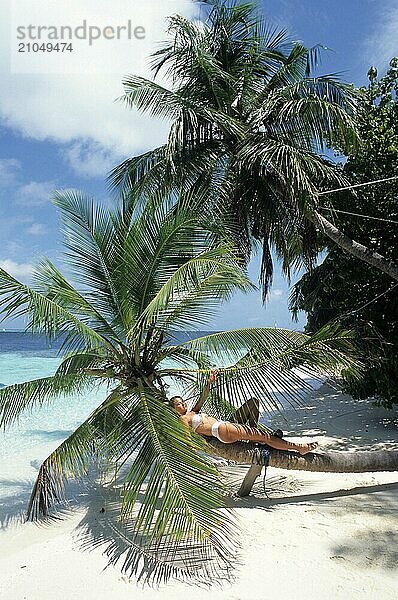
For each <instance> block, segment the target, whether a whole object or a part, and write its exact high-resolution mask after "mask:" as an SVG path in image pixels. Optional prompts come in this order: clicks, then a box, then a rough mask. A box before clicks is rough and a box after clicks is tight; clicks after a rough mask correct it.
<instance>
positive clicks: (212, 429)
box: [169, 371, 318, 455]
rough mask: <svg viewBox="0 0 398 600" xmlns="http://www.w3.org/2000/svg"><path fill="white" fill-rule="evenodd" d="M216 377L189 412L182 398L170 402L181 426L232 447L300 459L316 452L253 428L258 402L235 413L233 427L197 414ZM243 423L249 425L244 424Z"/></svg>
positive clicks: (312, 445)
mask: <svg viewBox="0 0 398 600" xmlns="http://www.w3.org/2000/svg"><path fill="white" fill-rule="evenodd" d="M217 373H218V372H217V371H212V372H211V374H210V378H209V383H208V384H207V386H206V388H205V390H204V391H203V393H202V395H201V397H200V399H199V400H198V402H197V403H196V404H195V406H194V407H193V408H192V410H188V407H187V403H186V402H185V400H184V399H183V398H182V397H181V396H173V398H170V401H169V402H170V406H171V407H172V408H174V409H175V410H176V411H177V413H178V414H179V415H180V421H181V423H183V424H184V425H186V426H187V427H191V428H192V429H193V430H194V431H196V433H199V434H200V435H204V436H209V437H215V438H217V439H218V440H220V442H223V443H224V444H233V443H234V442H240V441H250V442H259V443H260V444H267V445H268V446H270V447H271V448H275V449H277V450H292V451H295V452H299V453H300V454H301V455H303V454H307V453H308V452H311V451H312V450H315V448H317V446H318V444H317V443H316V442H310V443H307V444H296V443H295V442H288V441H287V440H284V439H281V437H280V435H279V433H278V432H275V433H273V434H272V433H268V432H267V431H264V430H262V429H259V428H258V427H256V425H257V421H258V416H259V401H258V400H257V399H256V398H251V399H250V400H249V401H248V402H246V403H245V404H244V405H243V406H242V407H241V408H240V409H238V410H237V412H236V414H235V420H236V423H231V422H229V421H218V420H217V419H215V418H214V417H211V416H209V415H207V414H205V413H200V412H199V411H200V409H201V408H202V405H203V403H204V401H205V400H206V398H207V396H208V393H209V390H210V385H211V384H212V383H213V382H214V381H215V379H216V378H217ZM246 422H247V423H248V425H245V424H244V423H246Z"/></svg>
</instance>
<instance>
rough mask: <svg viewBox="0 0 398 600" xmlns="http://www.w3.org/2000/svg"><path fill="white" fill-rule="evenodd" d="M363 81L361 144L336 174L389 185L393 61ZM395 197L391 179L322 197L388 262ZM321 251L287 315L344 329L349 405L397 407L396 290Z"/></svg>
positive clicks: (396, 136) (394, 236)
mask: <svg viewBox="0 0 398 600" xmlns="http://www.w3.org/2000/svg"><path fill="white" fill-rule="evenodd" d="M368 77H369V85H368V86H367V87H366V88H362V89H361V90H360V91H361V96H360V101H359V105H358V111H357V123H358V129H359V133H360V136H361V140H362V143H361V145H360V146H359V147H358V148H357V149H356V150H355V151H352V149H350V148H343V149H342V150H343V151H344V152H345V154H346V155H347V162H346V163H345V165H344V169H343V172H344V175H345V176H346V177H347V179H348V180H349V181H350V182H351V183H352V184H353V185H357V184H361V183H368V182H370V181H374V180H384V179H390V178H391V177H393V176H394V175H396V173H397V169H398V100H397V90H398V59H397V58H393V59H392V60H391V62H390V68H389V70H388V71H387V73H386V74H385V75H384V76H383V77H381V78H380V79H378V78H377V70H376V69H375V68H372V69H370V70H369V73H368ZM397 195H398V181H397V180H396V179H395V180H390V181H385V182H380V183H377V184H376V185H371V186H364V187H360V188H354V189H353V190H352V191H344V192H339V193H338V194H334V195H333V196H332V197H331V198H330V204H331V205H333V207H334V209H335V210H336V211H333V217H332V218H333V219H334V221H335V222H336V223H337V224H338V226H339V228H341V229H343V230H344V231H346V232H347V233H348V235H349V236H350V237H354V238H359V237H360V238H361V239H362V240H364V242H365V244H366V245H367V246H368V247H369V248H371V249H372V250H373V251H375V252H379V253H381V254H383V255H384V256H385V257H386V258H388V260H390V261H391V262H396V261H397V260H398V245H397V240H398V233H397V231H398V228H397V225H398V208H397ZM325 242H326V243H327V240H325ZM327 247H328V253H327V256H326V258H325V260H324V261H323V263H322V264H321V265H319V266H317V267H316V268H315V269H314V270H312V271H311V272H309V273H307V274H305V275H304V276H303V277H302V278H301V280H300V281H299V282H298V283H297V284H296V285H295V287H294V290H293V293H292V296H291V308H292V309H293V310H294V311H295V312H296V313H297V311H299V310H304V311H305V312H306V313H307V316H308V323H307V329H306V330H307V331H308V332H311V331H312V332H314V331H317V329H320V328H322V327H323V326H324V325H325V324H326V323H328V322H329V321H332V320H334V321H340V322H342V323H343V324H344V325H345V326H346V327H350V328H352V329H353V330H354V331H355V332H356V340H357V344H358V348H361V351H362V355H363V361H364V363H365V364H366V369H365V371H364V374H363V377H362V378H360V379H359V380H358V379H355V380H352V379H351V378H350V376H349V373H347V374H346V378H345V379H346V386H345V387H346V389H347V391H348V392H349V393H350V394H351V395H353V396H354V397H355V398H368V397H373V398H374V400H375V402H376V403H377V404H382V405H384V406H386V407H390V408H391V407H392V406H393V405H394V404H396V403H397V402H398V393H397V389H398V324H397V317H398V287H397V285H395V283H394V282H392V281H391V279H390V278H389V277H388V276H387V275H385V274H383V273H381V272H380V271H378V270H376V269H373V268H371V267H369V266H368V265H366V264H365V263H362V262H359V261H357V260H355V259H354V258H352V257H351V256H347V254H346V253H344V252H342V251H341V250H340V249H339V248H338V247H336V246H334V245H331V244H328V246H327ZM348 281H349V285H347V282H348Z"/></svg>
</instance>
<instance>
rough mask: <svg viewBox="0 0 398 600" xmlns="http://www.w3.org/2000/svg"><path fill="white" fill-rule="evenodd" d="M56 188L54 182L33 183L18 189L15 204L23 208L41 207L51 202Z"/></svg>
mask: <svg viewBox="0 0 398 600" xmlns="http://www.w3.org/2000/svg"><path fill="white" fill-rule="evenodd" d="M55 188H56V186H55V184H54V182H52V181H31V182H29V183H26V184H25V185H21V186H20V187H19V188H18V189H17V191H16V193H15V202H16V203H17V204H19V205H22V206H41V205H43V204H46V203H47V202H49V200H50V198H51V195H52V194H53V192H54V190H55Z"/></svg>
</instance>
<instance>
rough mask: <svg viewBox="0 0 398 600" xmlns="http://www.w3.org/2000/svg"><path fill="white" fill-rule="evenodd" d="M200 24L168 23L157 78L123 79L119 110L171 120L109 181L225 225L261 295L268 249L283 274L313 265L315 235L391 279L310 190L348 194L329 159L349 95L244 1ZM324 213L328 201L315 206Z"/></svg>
mask: <svg viewBox="0 0 398 600" xmlns="http://www.w3.org/2000/svg"><path fill="white" fill-rule="evenodd" d="M206 4H209V5H210V6H211V10H210V13H209V15H208V19H207V20H205V22H203V21H189V20H187V19H186V18H183V17H181V16H174V17H172V18H171V19H170V27H169V32H170V35H171V40H170V42H169V43H168V44H167V45H165V46H164V47H163V48H162V49H160V50H159V51H157V52H156V53H155V54H154V55H153V69H154V72H155V76H156V75H157V74H158V73H159V72H162V73H163V74H164V75H165V76H166V77H167V79H168V81H169V83H170V87H169V88H166V87H164V86H162V85H161V84H159V83H155V82H153V81H150V80H148V79H145V78H142V77H137V76H133V75H132V76H129V77H127V78H126V79H125V81H124V87H125V95H124V97H123V99H124V101H125V103H126V104H127V105H128V106H129V107H135V108H137V109H138V110H140V111H143V112H146V113H149V114H150V115H152V116H154V117H161V118H165V119H168V120H170V121H171V129H170V133H169V138H168V141H167V143H166V144H164V145H162V146H160V147H159V148H156V149H154V150H151V151H149V152H147V153H145V154H143V155H141V156H137V157H134V158H132V159H129V160H126V161H125V162H123V163H122V164H121V165H120V166H118V167H117V168H115V169H114V171H113V172H112V173H111V175H110V179H111V182H112V185H113V186H116V187H118V188H119V190H122V191H123V192H124V193H125V194H126V196H127V201H128V198H129V197H130V198H132V201H133V203H135V202H136V201H137V198H139V197H140V196H141V197H143V198H148V197H149V196H150V195H151V194H153V193H157V192H158V191H159V190H160V189H162V190H163V191H164V193H170V192H172V191H175V190H180V188H181V185H184V186H185V189H189V190H192V189H194V190H195V193H196V196H199V195H201V196H202V199H203V203H206V204H209V205H211V206H212V207H213V210H214V211H216V210H218V211H219V217H220V218H223V219H224V221H226V222H229V223H231V222H232V223H233V224H234V227H235V229H236V235H237V238H238V241H239V245H240V248H241V251H242V253H243V254H244V255H245V256H246V257H247V258H248V257H249V256H250V253H251V239H252V238H255V239H256V240H258V241H260V243H261V245H262V269H261V278H262V283H263V290H264V294H266V293H267V291H268V287H269V284H270V282H271V281H272V273H273V260H272V254H271V249H272V248H274V249H275V251H276V255H277V256H278V257H279V258H281V259H282V261H283V267H284V270H285V272H286V273H287V274H289V272H290V269H291V267H296V266H298V265H299V264H300V263H304V264H305V266H307V267H309V266H311V265H312V264H313V263H314V260H315V257H316V256H317V254H318V252H319V249H320V241H319V236H318V235H317V232H321V233H322V234H325V235H326V236H328V237H329V238H331V239H332V240H333V241H334V242H335V243H336V244H338V245H339V246H340V247H341V248H343V249H344V250H345V251H347V252H350V253H351V254H353V255H355V256H356V257H358V258H359V259H361V260H363V261H365V262H367V263H369V264H371V265H373V266H374V267H377V268H378V269H380V270H382V271H383V272H385V273H387V274H389V275H390V276H391V277H393V278H394V279H398V267H397V265H394V264H393V263H392V262H391V261H390V260H388V259H386V258H384V257H383V256H380V255H379V254H378V253H377V252H374V251H372V250H370V249H368V248H366V247H365V246H363V245H362V244H360V243H358V242H355V241H353V240H351V239H350V238H348V237H347V236H346V235H345V234H344V233H343V232H342V231H339V230H338V229H337V228H336V227H335V226H334V225H333V224H332V223H331V222H330V221H328V220H327V219H326V218H325V217H324V216H323V214H322V212H321V210H320V208H319V205H320V202H319V198H318V192H319V191H320V190H325V189H330V188H331V187H334V188H336V187H339V186H340V185H342V184H347V181H346V180H345V179H344V178H343V175H342V172H341V170H339V169H337V168H336V167H335V165H334V164H333V163H332V162H331V160H329V159H328V158H327V157H326V156H325V153H326V150H327V148H330V147H333V144H337V146H338V147H342V146H343V147H347V145H350V144H352V143H355V123H354V118H353V117H354V113H355V104H356V92H355V90H354V87H353V86H352V85H347V84H345V83H342V82H341V81H339V80H338V79H337V78H336V77H335V76H333V75H329V76H315V77H314V76H311V73H312V71H313V70H314V68H315V67H316V66H317V63H318V60H319V55H320V48H319V47H315V48H312V49H310V50H308V49H307V48H305V47H304V46H303V45H302V44H300V43H292V42H291V41H290V40H289V38H288V36H287V35H286V32H285V31H277V30H273V29H271V28H270V27H269V26H268V25H267V24H266V23H265V22H264V21H263V20H262V19H260V18H259V17H258V15H257V12H256V10H255V8H254V4H253V3H252V2H246V3H245V2H243V3H242V2H236V1H229V0H214V1H209V2H206ZM322 202H323V204H325V203H327V200H325V199H324V197H323V198H322Z"/></svg>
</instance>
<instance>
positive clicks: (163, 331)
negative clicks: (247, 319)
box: [0, 191, 353, 577]
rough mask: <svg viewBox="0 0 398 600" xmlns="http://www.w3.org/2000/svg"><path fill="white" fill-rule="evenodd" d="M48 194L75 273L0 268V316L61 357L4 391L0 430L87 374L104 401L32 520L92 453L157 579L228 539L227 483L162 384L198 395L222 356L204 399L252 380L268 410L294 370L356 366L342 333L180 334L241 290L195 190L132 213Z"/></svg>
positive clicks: (65, 451)
mask: <svg viewBox="0 0 398 600" xmlns="http://www.w3.org/2000/svg"><path fill="white" fill-rule="evenodd" d="M55 202H56V204H57V206H58V207H59V209H60V211H61V216H62V220H63V226H64V232H65V244H66V254H65V262H66V265H67V267H68V272H69V273H70V275H71V277H72V279H73V280H74V281H75V282H76V283H75V285H72V284H71V283H69V281H68V280H67V279H66V277H65V276H64V275H62V274H61V272H60V271H59V270H58V269H57V268H56V267H55V266H54V265H53V264H52V263H51V262H50V261H49V260H43V261H42V262H41V263H40V264H39V266H38V267H37V268H36V270H35V273H34V276H33V284H32V285H31V286H28V285H26V284H23V283H20V282H18V281H17V280H16V279H15V278H14V277H12V276H11V275H9V274H8V273H6V272H5V271H4V270H3V269H0V309H1V311H2V314H3V316H4V317H5V318H8V317H13V316H21V315H22V316H25V317H26V319H27V328H28V329H29V330H31V331H33V332H38V333H41V334H45V335H46V336H47V337H48V338H50V339H55V338H61V339H62V340H63V343H62V351H61V354H63V357H62V362H61V364H60V366H59V367H58V369H57V371H56V373H55V374H54V375H53V376H51V377H45V378H42V379H37V380H33V381H28V382H26V383H20V384H14V385H11V386H9V387H6V388H3V389H1V390H0V427H1V426H2V427H8V426H10V425H11V424H12V423H13V422H15V421H16V420H17V419H18V417H19V415H20V414H21V413H22V412H23V411H25V410H28V409H30V408H32V407H34V406H43V405H45V404H47V403H49V402H54V401H56V400H57V399H58V398H62V397H64V396H66V395H75V394H79V395H80V396H81V402H82V403H84V397H85V396H84V394H85V393H86V391H87V390H88V389H89V388H90V386H91V387H92V386H95V385H97V384H99V383H103V384H106V393H105V395H106V398H105V399H104V401H103V402H102V403H101V404H100V405H99V406H98V408H96V409H95V410H94V411H93V412H92V414H91V415H90V416H89V417H88V418H87V419H86V421H84V422H83V423H82V424H81V425H80V426H79V427H78V428H77V429H76V430H75V431H74V432H73V433H72V434H71V435H70V436H69V437H68V438H67V439H66V440H65V441H64V442H63V443H62V444H61V445H60V446H59V447H58V448H57V449H56V450H55V451H54V452H53V453H52V454H51V455H50V456H49V457H48V458H47V459H46V460H45V461H44V462H43V464H42V466H41V468H40V471H39V475H38V478H37V481H36V485H35V487H34V490H33V493H32V498H31V502H30V506H29V517H30V518H36V517H38V516H39V515H40V514H42V515H47V514H48V513H49V510H50V508H51V506H52V505H53V504H54V503H55V502H57V501H59V500H62V498H63V495H64V491H63V488H64V484H65V482H66V481H67V480H68V479H70V478H82V477H85V476H86V475H87V474H88V472H89V469H90V466H92V465H93V464H95V465H97V466H98V467H99V469H100V472H103V473H107V475H108V477H109V478H110V481H115V480H116V479H118V480H119V479H120V477H121V478H122V483H123V485H122V490H121V517H122V521H123V523H126V524H127V525H128V528H129V535H130V538H129V543H130V545H131V549H130V550H131V552H132V553H133V558H132V559H131V565H132V568H133V570H135V571H136V572H138V571H139V570H140V569H141V568H142V563H140V560H141V559H142V561H143V564H144V565H145V568H146V570H147V572H148V573H150V574H151V575H152V576H154V577H166V576H167V575H168V574H170V573H171V572H174V571H178V570H179V572H182V573H183V574H185V576H187V577H188V576H189V575H193V574H195V572H196V569H198V568H199V567H200V568H201V569H202V570H204V571H205V572H206V573H209V572H210V570H211V568H212V567H211V565H214V563H215V562H216V564H218V565H220V564H221V565H224V566H225V564H227V563H228V562H229V561H231V560H232V558H233V556H234V543H233V541H234V540H236V539H237V538H236V531H235V527H234V524H233V519H232V517H231V515H230V514H229V513H228V511H227V510H226V509H225V507H224V500H223V494H224V488H223V484H222V481H221V479H220V477H219V474H218V471H217V468H216V466H215V465H214V463H213V462H211V461H210V460H209V458H208V455H207V454H205V452H209V449H210V447H209V446H208V445H207V444H206V442H205V440H204V438H203V437H200V436H199V435H196V434H195V433H193V431H191V432H188V431H186V430H185V429H184V427H183V426H182V425H181V423H180V421H179V420H178V418H177V415H176V414H175V413H174V411H173V410H171V409H170V407H169V405H168V403H167V401H166V394H167V390H168V387H167V386H168V385H170V386H171V389H173V386H174V388H175V387H176V386H180V388H179V389H180V390H181V391H182V393H184V394H186V395H195V394H197V395H198V394H199V393H200V390H201V389H203V385H204V382H205V381H207V377H208V375H209V372H210V370H211V369H212V368H214V365H218V366H219V367H220V376H219V380H218V383H217V385H216V386H215V387H214V389H212V390H211V393H210V396H209V400H208V402H207V405H205V408H206V409H207V410H209V411H212V413H213V414H215V415H217V416H218V417H220V418H223V417H224V418H225V417H226V416H228V414H229V412H230V410H231V409H232V407H233V406H235V407H236V406H238V404H239V403H240V402H241V400H242V399H243V398H244V396H245V395H247V394H254V393H255V394H256V395H258V396H259V397H260V399H261V400H262V403H263V405H264V407H269V406H271V407H273V408H278V407H279V408H280V407H281V404H280V402H281V401H280V399H279V398H280V395H282V397H283V400H284V401H286V400H288V401H290V402H292V403H293V402H298V401H299V399H300V390H302V387H303V381H302V379H301V378H300V377H299V376H298V375H297V371H296V370H294V369H293V370H292V368H293V367H297V366H298V365H301V368H302V369H304V370H310V371H313V370H314V369H315V371H317V372H319V371H327V372H331V371H336V370H337V371H338V370H339V369H341V368H342V367H347V366H350V365H351V364H353V361H352V359H350V354H352V348H351V340H350V335H349V334H347V333H346V332H340V333H338V332H337V331H330V330H329V331H326V330H325V331H324V332H320V333H317V335H316V337H314V338H313V339H311V338H309V337H308V336H305V335H302V334H299V333H296V332H293V331H287V330H281V329H238V330H236V331H230V332H220V333H211V334H207V335H201V336H200V337H199V338H197V339H194V340H189V339H187V337H186V335H185V341H182V340H181V332H184V331H185V330H187V329H190V330H192V329H198V328H202V329H203V328H205V327H206V326H208V325H209V323H210V322H212V321H213V319H214V315H215V313H216V312H217V310H218V308H219V306H220V303H222V301H223V300H227V299H228V298H230V296H231V294H232V293H233V292H235V291H236V290H240V291H243V292H245V291H247V290H249V289H251V288H252V287H253V286H252V284H251V283H250V281H249V280H248V278H247V276H246V274H245V271H244V269H243V268H242V265H241V264H240V262H239V260H238V259H237V258H236V252H235V250H234V247H233V246H232V245H231V243H230V242H228V241H226V240H224V241H220V238H221V234H220V232H219V231H218V230H216V229H215V227H214V225H213V220H212V217H211V215H210V214H208V215H207V214H205V213H204V212H203V210H200V209H199V207H198V206H196V207H195V206H194V203H193V201H192V200H191V199H185V201H180V202H178V203H177V207H176V206H175V205H174V204H175V203H174V201H171V200H170V201H168V200H163V202H160V201H158V202H156V203H153V204H151V203H148V204H146V205H142V206H141V208H140V209H137V210H136V211H135V214H134V216H133V217H132V218H131V220H130V221H126V219H125V217H126V214H125V212H124V211H123V210H120V209H119V208H115V209H114V210H109V209H107V208H104V207H101V206H99V205H96V204H95V203H94V202H93V201H92V200H91V199H88V198H86V197H84V196H82V195H81V194H80V193H78V192H73V191H66V192H60V193H58V194H57V195H56V199H55ZM213 322H214V321H213ZM60 401H62V400H60ZM127 525H126V526H127ZM177 559H178V561H179V563H178V564H177V563H175V562H174V563H173V561H176V560H177ZM210 559H213V560H210ZM129 564H130V563H129ZM144 571H145V569H144Z"/></svg>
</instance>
